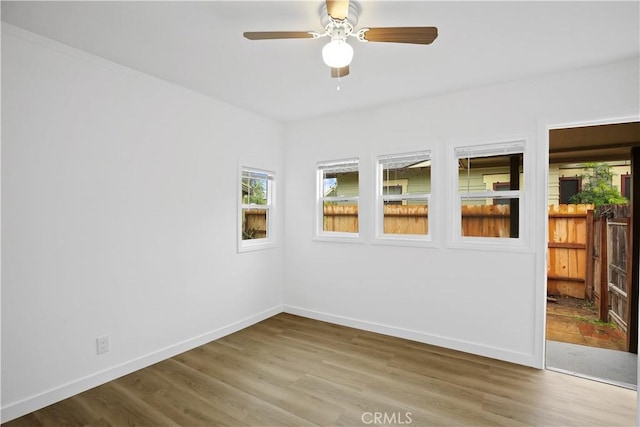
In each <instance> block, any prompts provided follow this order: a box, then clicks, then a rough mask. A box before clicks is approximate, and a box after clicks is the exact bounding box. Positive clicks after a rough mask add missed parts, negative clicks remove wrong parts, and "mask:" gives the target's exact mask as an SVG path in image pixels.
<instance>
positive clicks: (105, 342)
mask: <svg viewBox="0 0 640 427" xmlns="http://www.w3.org/2000/svg"><path fill="white" fill-rule="evenodd" d="M96 350H97V352H98V354H102V353H106V352H107V351H109V337H108V336H107V335H103V336H101V337H98V338H96Z"/></svg>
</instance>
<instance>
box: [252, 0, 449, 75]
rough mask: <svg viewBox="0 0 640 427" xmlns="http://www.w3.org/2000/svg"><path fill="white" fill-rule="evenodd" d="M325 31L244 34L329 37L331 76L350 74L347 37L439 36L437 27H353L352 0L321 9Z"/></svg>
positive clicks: (426, 39) (334, 0)
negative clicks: (356, 28)
mask: <svg viewBox="0 0 640 427" xmlns="http://www.w3.org/2000/svg"><path fill="white" fill-rule="evenodd" d="M320 17H321V23H322V25H323V26H324V32H323V33H318V32H316V31H248V32H245V33H244V36H245V37H246V38H247V39H249V40H275V39H318V38H322V37H330V38H331V41H330V42H329V43H327V44H326V45H325V46H324V48H323V49H322V59H323V60H324V63H325V64H327V65H328V66H329V67H331V77H344V76H346V75H348V74H349V64H350V63H351V60H352V59H353V48H352V47H351V45H349V43H347V38H348V37H355V38H356V39H357V40H358V41H360V42H386V43H411V44H431V43H432V42H433V41H434V40H435V39H436V37H438V28H436V27H381V28H366V27H365V28H361V29H360V30H358V31H354V28H355V26H356V24H357V23H358V6H357V4H356V3H355V2H353V1H351V2H350V1H349V0H326V3H325V4H324V5H323V6H322V8H321V9H320Z"/></svg>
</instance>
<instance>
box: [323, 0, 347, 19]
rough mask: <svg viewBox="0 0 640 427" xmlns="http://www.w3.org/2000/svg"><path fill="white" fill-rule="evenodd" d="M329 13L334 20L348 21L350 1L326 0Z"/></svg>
mask: <svg viewBox="0 0 640 427" xmlns="http://www.w3.org/2000/svg"><path fill="white" fill-rule="evenodd" d="M326 2H327V13H328V14H329V16H330V17H332V18H333V19H339V20H343V19H347V15H349V0H326Z"/></svg>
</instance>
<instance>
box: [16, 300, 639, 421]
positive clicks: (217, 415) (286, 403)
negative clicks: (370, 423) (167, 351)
mask: <svg viewBox="0 0 640 427" xmlns="http://www.w3.org/2000/svg"><path fill="white" fill-rule="evenodd" d="M636 402H637V400H636V393H635V392H634V391H632V390H628V389H624V388H620V387H615V386H611V385H607V384H603V383H600V382H595V381H589V380H586V379H582V378H576V377H571V376H567V375H563V374H559V373H556V372H550V371H544V370H537V369H532V368H527V367H523V366H519V365H514V364H511V363H507V362H502V361H499V360H494V359H489V358H486V357H480V356H475V355H472V354H468V353H462V352H458V351H454V350H450V349H445V348H441V347H435V346H431V345H427V344H421V343H418V342H415V341H408V340H404V339H401V338H395V337H390V336H385V335H380V334H375V333H372V332H367V331H362V330H358V329H352V328H347V327H342V326H338V325H333V324H329V323H324V322H319V321H315V320H311V319H306V318H302V317H298V316H293V315H290V314H284V313H283V314H279V315H277V316H274V317H272V318H270V319H267V320H265V321H263V322H260V323H258V324H256V325H254V326H251V327H249V328H246V329H244V330H242V331H239V332H237V333H235V334H231V335H228V336H226V337H224V338H221V339H219V340H216V341H213V342H211V343H209V344H206V345H204V346H201V347H198V348H196V349H193V350H191V351H188V352H185V353H182V354H180V355H178V356H176V357H173V358H171V359H168V360H165V361H163V362H160V363H158V364H155V365H153V366H149V367H147V368H145V369H142V370H140V371H137V372H135V373H133V374H130V375H127V376H125V377H122V378H120V379H118V380H115V381H113V382H110V383H107V384H105V385H102V386H99V387H96V388H94V389H92V390H89V391H87V392H84V393H81V394H79V395H77V396H75V397H73V398H70V399H67V400H64V401H62V402H59V403H57V404H54V405H52V406H49V407H47V408H44V409H42V410H40V411H36V412H34V413H32V414H29V415H27V416H25V417H22V418H19V419H17V420H14V421H11V422H8V423H6V424H5V425H3V427H4V426H6V427H15V426H26V425H29V426H39V425H47V426H53V425H104V426H108V425H111V426H120V425H163V426H169V425H234V426H258V425H259V426H300V425H335V426H339V425H350V426H351V425H363V424H364V423H363V421H362V417H363V414H365V413H369V412H382V413H387V414H388V415H391V414H396V416H398V414H399V415H405V414H407V413H410V414H411V419H412V422H411V424H410V425H459V426H481V425H486V426H489V425H491V426H497V425H505V426H506V425H508V426H525V425H545V426H565V425H633V423H634V422H635V410H636ZM58 417H59V418H58ZM395 424H396V425H397V424H398V423H395Z"/></svg>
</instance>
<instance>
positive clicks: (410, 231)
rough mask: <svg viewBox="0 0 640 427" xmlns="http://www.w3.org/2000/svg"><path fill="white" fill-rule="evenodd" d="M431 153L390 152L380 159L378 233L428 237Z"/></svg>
mask: <svg viewBox="0 0 640 427" xmlns="http://www.w3.org/2000/svg"><path fill="white" fill-rule="evenodd" d="M430 193H431V153H430V152H429V151H420V152H414V153H404V154H391V155H385V156H380V157H378V161H377V192H376V196H377V197H376V199H377V209H376V212H377V215H376V227H377V233H376V234H377V237H378V238H384V239H395V240H427V238H428V236H429V216H428V207H429V199H430V197H431V194H430Z"/></svg>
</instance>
